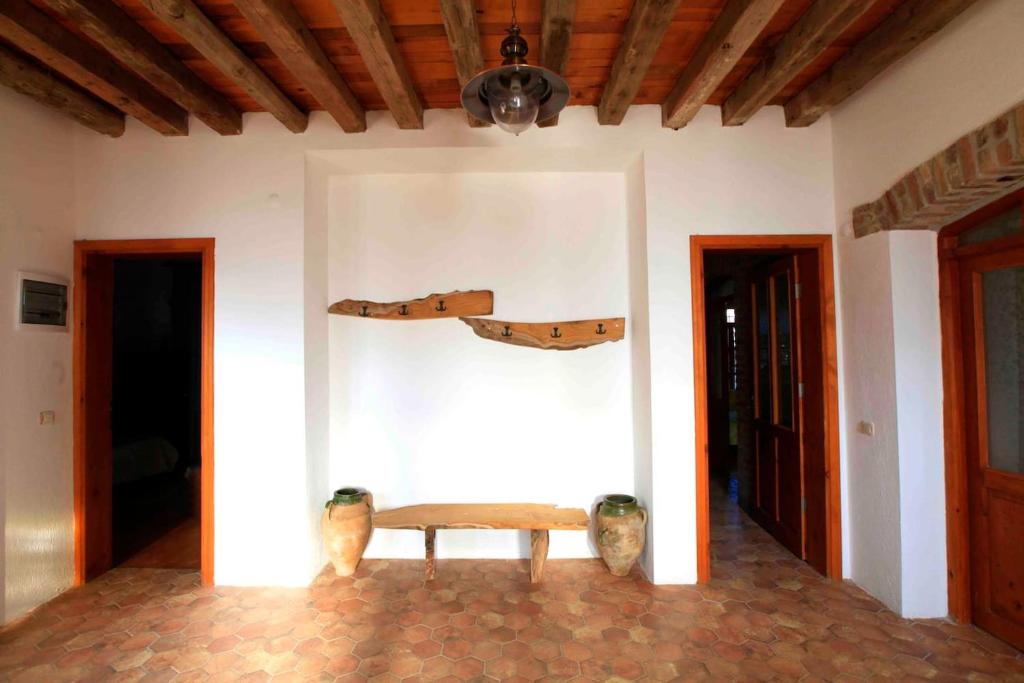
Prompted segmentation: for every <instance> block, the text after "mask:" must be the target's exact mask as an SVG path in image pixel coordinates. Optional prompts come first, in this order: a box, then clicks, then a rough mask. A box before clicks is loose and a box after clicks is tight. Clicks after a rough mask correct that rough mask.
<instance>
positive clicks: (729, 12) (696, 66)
mask: <svg viewBox="0 0 1024 683" xmlns="http://www.w3.org/2000/svg"><path fill="white" fill-rule="evenodd" d="M783 2H784V0H729V2H728V3H726V5H725V7H724V8H723V9H722V12H721V14H719V15H718V18H717V19H715V23H714V24H712V25H711V30H710V31H708V33H707V35H706V36H704V40H703V41H701V44H700V47H698V48H697V52H696V53H694V55H693V57H692V58H691V59H690V61H689V62H687V64H686V68H685V69H683V73H682V74H681V75H680V76H679V80H678V81H676V84H675V86H674V87H673V88H672V90H671V92H669V94H668V97H667V98H666V99H665V102H664V104H662V105H661V122H662V125H663V126H666V127H668V128H676V129H678V128H682V127H683V126H685V125H686V124H687V123H689V122H690V121H692V120H693V117H694V116H696V115H697V112H698V111H700V108H701V107H702V106H704V104H706V103H707V101H708V99H709V98H710V97H711V95H712V94H713V93H714V92H715V89H716V88H718V86H719V85H720V84H721V83H722V81H723V80H725V77H726V76H728V75H729V72H730V71H732V70H733V68H734V67H735V66H736V63H737V62H739V61H740V59H741V58H742V57H743V55H744V54H746V52H747V50H748V49H750V46H751V45H752V44H753V43H754V41H755V40H757V37H758V36H759V35H761V32H762V31H763V30H764V27H765V26H767V25H768V22H769V21H771V18H772V17H773V16H775V13H776V12H777V11H778V10H779V8H780V7H782V4H783Z"/></svg>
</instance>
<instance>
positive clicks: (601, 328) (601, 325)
mask: <svg viewBox="0 0 1024 683" xmlns="http://www.w3.org/2000/svg"><path fill="white" fill-rule="evenodd" d="M607 332H608V330H606V329H604V323H598V324H597V333H598V334H606V333H607Z"/></svg>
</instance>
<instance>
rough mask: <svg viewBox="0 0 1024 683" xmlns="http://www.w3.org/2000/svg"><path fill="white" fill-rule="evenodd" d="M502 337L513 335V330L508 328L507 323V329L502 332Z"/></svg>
mask: <svg viewBox="0 0 1024 683" xmlns="http://www.w3.org/2000/svg"><path fill="white" fill-rule="evenodd" d="M501 336H502V337H511V336H512V330H510V329H508V325H505V330H504V331H503V332H502V333H501Z"/></svg>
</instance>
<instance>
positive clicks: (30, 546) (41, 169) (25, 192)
mask: <svg viewBox="0 0 1024 683" xmlns="http://www.w3.org/2000/svg"><path fill="white" fill-rule="evenodd" d="M0 121H2V124H0V387H2V390H0V527H2V529H0V539H2V542H0V588H2V592H3V600H2V602H0V623H4V622H6V621H10V620H12V619H16V618H17V617H18V616H20V615H21V614H23V613H24V612H25V611H27V610H29V609H31V608H32V607H35V606H36V605H38V604H39V603H41V602H45V601H46V600H49V599H50V598H52V597H53V596H54V595H56V594H57V593H59V592H60V591H62V590H64V588H66V587H67V586H68V585H69V584H70V582H71V578H72V564H71V552H72V512H71V335H70V333H69V332H54V331H39V330H29V329H21V330H17V329H15V316H16V312H15V311H16V307H17V290H16V287H17V274H18V271H28V272H33V273H38V274H41V275H47V276H51V277H56V278H59V279H64V280H65V281H70V279H71V268H72V243H71V242H72V236H73V234H74V233H73V219H74V214H73V201H74V172H73V171H74V168H73V167H74V152H73V147H74V136H75V126H76V124H74V123H73V122H71V121H70V120H69V119H65V118H64V117H62V116H60V115H59V114H56V113H54V112H51V111H48V110H45V109H43V108H41V107H39V106H38V105H36V104H34V103H33V102H31V101H29V100H27V99H25V98H23V97H22V96H20V95H16V94H14V93H13V92H11V91H9V90H7V89H0ZM42 411H53V412H54V417H55V419H54V422H53V423H52V424H46V425H40V424H39V414H40V412H42Z"/></svg>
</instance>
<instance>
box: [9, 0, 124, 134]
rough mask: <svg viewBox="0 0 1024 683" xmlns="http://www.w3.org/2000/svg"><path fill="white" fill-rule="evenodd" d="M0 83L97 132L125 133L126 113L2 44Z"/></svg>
mask: <svg viewBox="0 0 1024 683" xmlns="http://www.w3.org/2000/svg"><path fill="white" fill-rule="evenodd" d="M5 1H6V0H5ZM0 83H2V84H3V85H6V86H8V87H9V88H11V89H12V90H15V91H17V92H20V93H21V94H22V95H27V96H29V97H31V98H32V99H34V100H35V101H37V102H39V103H41V104H43V105H44V106H47V107H49V108H51V109H55V110H57V111H59V112H60V113H61V114H64V115H65V116H70V117H71V118H73V119H74V120H75V121H78V122H79V123H81V124H82V125H83V126H87V127H89V128H92V129H93V130H94V131H96V132H97V133H103V134H104V135H109V136H110V137H112V138H116V137H120V136H121V135H122V134H123V133H124V114H123V113H121V112H119V111H117V110H116V109H114V108H113V107H111V106H110V105H108V104H107V103H106V102H103V101H101V100H98V99H96V98H95V97H93V96H92V95H89V94H87V93H86V92H85V91H83V90H79V89H78V88H76V87H74V86H71V85H68V84H66V83H64V82H63V81H59V80H57V78H56V77H54V76H53V75H52V74H49V73H47V72H46V71H44V70H42V69H40V68H39V67H38V66H36V65H35V64H33V63H31V62H29V61H28V60H26V59H25V58H23V57H21V56H20V55H18V54H16V53H15V52H14V51H13V50H9V49H8V48H6V47H4V46H3V45H0Z"/></svg>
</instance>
